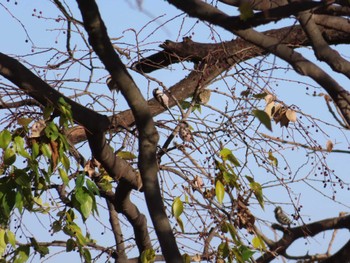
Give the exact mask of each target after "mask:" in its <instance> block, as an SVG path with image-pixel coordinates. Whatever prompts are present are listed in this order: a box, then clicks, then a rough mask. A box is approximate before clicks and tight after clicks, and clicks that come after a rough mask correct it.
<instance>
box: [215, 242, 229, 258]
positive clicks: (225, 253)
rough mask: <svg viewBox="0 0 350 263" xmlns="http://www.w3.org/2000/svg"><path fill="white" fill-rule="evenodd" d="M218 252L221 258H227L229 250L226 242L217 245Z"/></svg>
mask: <svg viewBox="0 0 350 263" xmlns="http://www.w3.org/2000/svg"><path fill="white" fill-rule="evenodd" d="M218 252H219V253H220V255H221V257H223V258H227V256H228V255H229V253H230V248H229V246H228V244H227V242H223V243H221V244H220V245H219V247H218Z"/></svg>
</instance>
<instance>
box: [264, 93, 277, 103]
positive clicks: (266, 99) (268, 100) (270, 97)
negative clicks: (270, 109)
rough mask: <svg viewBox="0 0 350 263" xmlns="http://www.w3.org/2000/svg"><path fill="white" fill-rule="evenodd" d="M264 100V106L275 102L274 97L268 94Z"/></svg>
mask: <svg viewBox="0 0 350 263" xmlns="http://www.w3.org/2000/svg"><path fill="white" fill-rule="evenodd" d="M264 99H265V102H266V105H268V104H270V103H271V102H273V101H274V100H275V96H273V95H271V94H268V95H266V96H265V98H264Z"/></svg>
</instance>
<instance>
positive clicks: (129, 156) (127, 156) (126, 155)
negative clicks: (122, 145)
mask: <svg viewBox="0 0 350 263" xmlns="http://www.w3.org/2000/svg"><path fill="white" fill-rule="evenodd" d="M117 156H118V157H120V158H122V159H124V160H134V159H136V157H137V156H136V155H135V154H133V153H132V152H127V151H120V152H118V153H117Z"/></svg>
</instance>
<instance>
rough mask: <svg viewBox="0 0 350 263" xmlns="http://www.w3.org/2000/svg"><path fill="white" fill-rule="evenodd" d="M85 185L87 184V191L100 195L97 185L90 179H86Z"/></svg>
mask: <svg viewBox="0 0 350 263" xmlns="http://www.w3.org/2000/svg"><path fill="white" fill-rule="evenodd" d="M86 186H87V189H88V190H89V192H90V193H91V194H97V195H100V191H99V190H98V187H97V185H96V184H95V183H94V182H93V181H91V180H86Z"/></svg>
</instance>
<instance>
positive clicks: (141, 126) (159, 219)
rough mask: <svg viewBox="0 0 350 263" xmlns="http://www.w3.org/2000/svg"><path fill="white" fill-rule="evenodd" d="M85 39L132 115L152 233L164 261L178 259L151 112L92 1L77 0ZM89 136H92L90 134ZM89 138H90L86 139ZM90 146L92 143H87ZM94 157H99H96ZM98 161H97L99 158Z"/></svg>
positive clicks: (157, 136)
mask: <svg viewBox="0 0 350 263" xmlns="http://www.w3.org/2000/svg"><path fill="white" fill-rule="evenodd" d="M77 2H78V5H79V9H80V11H81V14H82V17H83V21H84V27H85V30H86V31H87V33H88V35H89V42H90V44H91V46H92V47H93V49H94V51H95V52H96V54H97V55H98V57H99V58H100V60H101V61H102V63H103V64H104V65H105V67H106V69H107V70H108V71H109V73H110V74H111V76H112V81H113V82H115V83H116V84H117V86H118V87H119V88H120V90H121V93H122V94H123V96H124V97H125V99H126V101H127V103H128V105H129V106H130V109H131V110H132V113H133V115H134V117H135V121H136V127H137V130H138V132H139V151H140V154H139V160H138V166H139V169H140V173H141V178H142V183H143V189H144V193H145V198H146V202H147V207H148V209H149V212H150V215H151V219H152V222H153V225H154V227H155V230H156V234H157V236H158V239H159V243H160V246H161V248H162V252H163V254H164V257H165V259H166V261H167V262H179V261H181V260H182V258H181V255H180V252H179V249H178V247H177V243H176V241H175V237H174V235H173V233H172V229H171V226H170V223H169V220H168V218H167V216H166V214H165V211H164V209H163V207H164V204H163V201H162V198H161V194H160V187H159V183H158V178H157V171H158V167H157V159H156V149H157V142H158V139H159V135H158V133H157V130H156V128H155V125H154V122H153V119H152V114H151V112H150V110H149V107H148V104H147V103H146V101H145V100H144V98H143V96H142V94H141V92H140V90H139V89H138V87H137V86H136V84H135V82H134V81H133V79H132V78H131V76H130V74H129V73H128V72H127V70H126V68H125V66H124V64H123V63H122V61H121V60H120V58H119V56H118V54H116V53H115V51H114V48H113V46H112V44H111V42H110V40H109V37H108V34H107V29H106V27H105V25H104V23H103V21H102V18H101V16H100V13H99V10H98V7H97V5H96V3H95V1H93V0H77ZM90 139H92V137H90ZM89 141H91V140H89ZM90 145H92V144H91V143H90ZM97 160H99V159H98V158H97ZM99 161H100V160H99Z"/></svg>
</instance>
